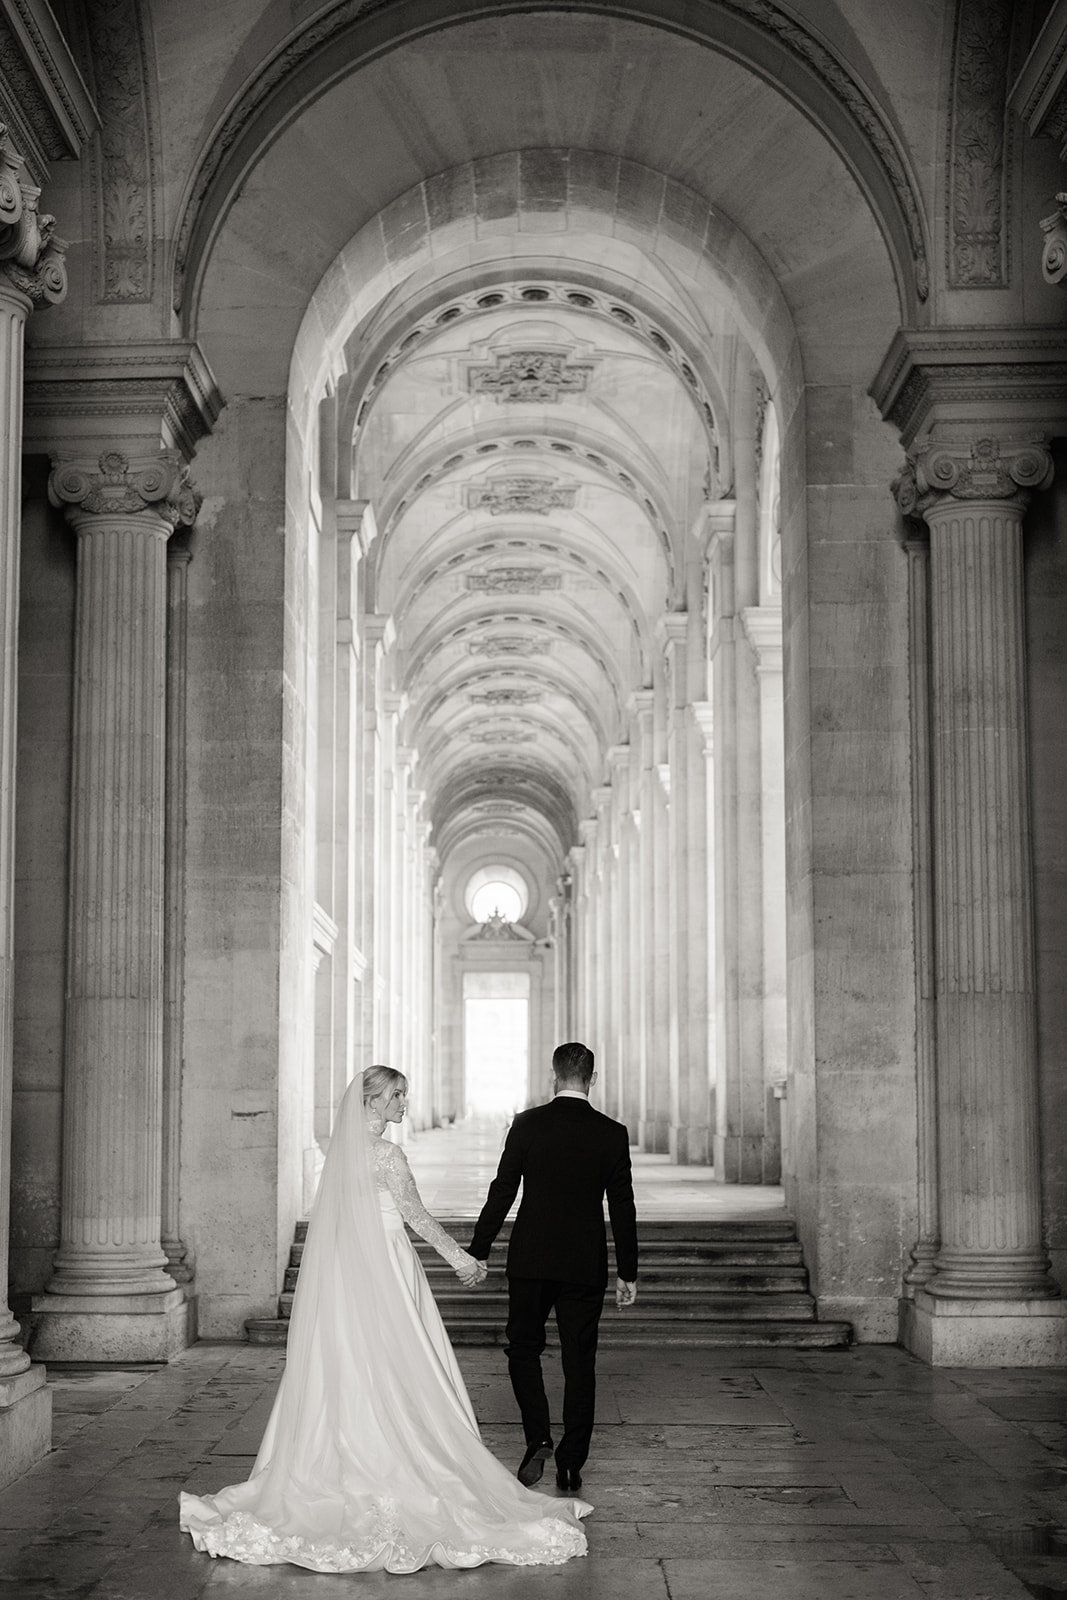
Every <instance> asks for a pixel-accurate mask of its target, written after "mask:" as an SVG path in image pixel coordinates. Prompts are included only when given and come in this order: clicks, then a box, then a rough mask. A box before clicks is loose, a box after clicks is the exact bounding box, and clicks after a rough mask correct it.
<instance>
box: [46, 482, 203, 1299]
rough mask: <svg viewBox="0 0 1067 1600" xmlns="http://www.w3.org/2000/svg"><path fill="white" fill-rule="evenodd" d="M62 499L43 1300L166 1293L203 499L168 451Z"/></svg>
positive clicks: (58, 490) (58, 499)
mask: <svg viewBox="0 0 1067 1600" xmlns="http://www.w3.org/2000/svg"><path fill="white" fill-rule="evenodd" d="M50 494H51V496H52V499H53V502H54V503H56V504H59V505H63V506H64V507H65V508H66V511H67V516H68V520H69V521H70V523H71V525H72V527H73V528H74V530H75V533H76V535H77V539H78V557H77V571H78V579H77V602H76V614H75V697H74V760H73V771H72V780H71V855H70V916H69V947H68V999H67V1022H66V1064H65V1079H64V1082H65V1090H64V1104H63V1208H62V1227H61V1242H60V1248H59V1251H58V1254H57V1256H56V1260H55V1269H54V1274H53V1277H52V1280H51V1282H50V1283H49V1286H48V1295H46V1296H45V1297H44V1300H45V1301H47V1299H48V1297H49V1296H74V1297H79V1298H83V1299H91V1298H92V1297H94V1296H105V1297H114V1296H121V1297H123V1298H124V1299H125V1298H126V1297H129V1296H142V1295H165V1294H167V1293H168V1292H171V1291H173V1290H174V1282H173V1279H172V1278H171V1277H170V1276H168V1274H167V1273H166V1272H165V1271H164V1270H163V1268H164V1266H165V1264H166V1257H165V1255H164V1253H163V1250H162V1249H161V1245H160V1232H161V1229H160V1222H161V1181H160V1180H161V1171H160V1168H161V1155H162V1088H163V1055H162V1048H163V994H164V985H163V893H164V817H165V808H164V771H165V767H164V748H165V747H164V731H165V695H166V616H167V572H166V551H167V540H168V539H169V537H170V534H171V532H172V530H173V528H174V525H175V523H176V522H178V521H181V522H186V523H188V522H191V521H192V518H193V516H195V510H196V506H195V500H194V498H193V496H192V492H191V490H189V489H188V488H187V486H186V485H185V484H184V473H183V469H182V468H181V466H180V463H179V462H178V460H177V458H176V457H175V456H173V455H171V454H170V453H163V454H161V455H160V456H159V457H158V458H154V459H139V460H135V461H130V460H128V459H127V458H126V457H125V456H123V455H121V454H120V453H119V452H118V451H112V452H106V453H105V454H104V455H103V456H102V457H101V458H100V465H99V471H98V472H93V471H87V470H85V468H83V467H82V466H81V465H79V464H70V463H68V464H63V465H60V466H57V468H56V470H55V471H54V472H53V475H52V479H51V482H50ZM42 1309H45V1307H42Z"/></svg>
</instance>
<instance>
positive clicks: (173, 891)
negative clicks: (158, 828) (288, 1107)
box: [160, 541, 192, 1283]
mask: <svg viewBox="0 0 1067 1600" xmlns="http://www.w3.org/2000/svg"><path fill="white" fill-rule="evenodd" d="M191 559H192V552H191V551H190V549H189V546H188V544H186V543H179V542H176V541H171V543H170V544H169V545H168V547H167V698H166V768H165V785H164V793H165V802H164V803H165V815H164V828H163V835H164V844H163V918H164V937H163V1119H162V1120H163V1186H162V1211H161V1218H160V1223H161V1243H162V1246H163V1253H164V1254H165V1256H166V1258H167V1271H168V1272H169V1273H170V1275H171V1277H172V1278H173V1279H174V1281H175V1282H176V1283H187V1282H188V1281H189V1279H190V1278H191V1277H192V1271H191V1269H190V1267H189V1266H188V1264H187V1263H186V1259H185V1257H186V1249H185V1245H184V1243H183V1242H182V1238H181V1217H180V1185H181V1097H182V1059H183V1052H184V1041H183V1027H182V997H183V989H184V974H185V833H186V829H185V821H186V807H185V779H186V662H187V655H188V615H187V606H188V593H189V562H190V561H191Z"/></svg>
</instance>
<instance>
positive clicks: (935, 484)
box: [893, 438, 1053, 517]
mask: <svg viewBox="0 0 1067 1600" xmlns="http://www.w3.org/2000/svg"><path fill="white" fill-rule="evenodd" d="M1052 476H1053V465H1052V456H1051V454H1050V453H1049V449H1048V445H1047V444H1046V443H1045V442H1044V440H1042V439H1025V440H1001V439H994V438H982V439H973V440H970V441H967V442H962V441H961V442H956V441H954V440H953V441H944V440H936V441H935V440H930V441H928V442H927V443H926V444H924V445H922V446H921V447H920V448H919V449H917V450H913V451H912V452H911V453H910V454H909V456H908V459H907V465H906V466H905V468H904V471H903V472H902V473H901V475H900V477H899V478H897V479H896V480H895V481H894V483H893V494H894V496H895V497H896V502H897V505H898V506H899V507H900V509H901V511H902V513H903V514H904V516H906V517H922V516H925V515H926V513H927V512H928V511H929V510H930V509H931V508H932V507H933V506H936V505H937V504H938V503H939V502H940V501H942V500H944V499H953V500H1011V499H1018V498H1019V497H1020V496H1023V497H1025V496H1027V495H1028V493H1029V491H1030V490H1031V489H1047V488H1048V486H1049V484H1050V483H1051V482H1052Z"/></svg>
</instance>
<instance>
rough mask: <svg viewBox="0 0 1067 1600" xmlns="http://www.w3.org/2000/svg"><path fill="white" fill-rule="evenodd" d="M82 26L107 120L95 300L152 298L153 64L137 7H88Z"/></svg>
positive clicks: (96, 2)
mask: <svg viewBox="0 0 1067 1600" xmlns="http://www.w3.org/2000/svg"><path fill="white" fill-rule="evenodd" d="M85 23H86V27H87V29H88V33H89V39H90V44H91V49H92V57H93V66H94V69H95V88H96V100H97V105H98V106H99V108H100V114H101V117H102V119H103V127H102V129H101V133H100V139H99V144H98V147H97V154H96V160H95V175H94V176H95V183H94V193H93V202H94V213H95V217H94V220H95V232H96V239H97V250H98V252H99V256H100V268H99V272H100V282H99V283H98V285H97V294H98V297H99V298H100V299H101V300H103V301H116V300H117V301H122V302H124V303H126V304H130V303H133V302H142V301H149V300H151V298H152V245H153V237H154V232H155V229H154V224H153V215H152V213H153V199H154V186H155V174H154V171H153V166H154V155H153V143H152V127H151V121H150V115H149V105H148V95H147V92H146V84H147V82H148V63H147V59H146V54H145V41H144V36H143V30H142V26H141V16H140V9H139V6H138V3H137V0H86V6H85Z"/></svg>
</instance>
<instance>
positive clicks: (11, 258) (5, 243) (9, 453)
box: [0, 126, 67, 1485]
mask: <svg viewBox="0 0 1067 1600" xmlns="http://www.w3.org/2000/svg"><path fill="white" fill-rule="evenodd" d="M39 198H40V190H39V189H37V188H36V187H35V186H33V185H31V184H30V183H28V182H27V180H26V177H25V162H24V160H23V158H22V157H21V156H20V155H18V154H17V152H16V151H15V150H13V149H12V147H11V145H10V144H9V143H8V141H7V139H6V137H5V130H4V128H3V127H2V126H0V1485H2V1484H5V1483H7V1482H8V1481H9V1480H10V1479H11V1478H12V1477H14V1476H16V1475H18V1474H19V1473H21V1472H23V1471H25V1470H26V1469H27V1468H29V1467H30V1466H31V1465H32V1464H33V1463H34V1462H35V1461H38V1460H39V1459H40V1458H41V1457H42V1456H43V1455H45V1454H46V1453H47V1451H48V1449H49V1446H50V1443H51V1416H52V1402H51V1393H50V1391H49V1390H48V1388H47V1386H46V1383H45V1369H44V1367H43V1366H41V1365H39V1364H37V1363H32V1364H31V1361H30V1357H29V1355H28V1354H27V1353H26V1351H25V1350H24V1349H23V1348H22V1343H21V1330H20V1328H19V1325H18V1323H17V1322H16V1320H15V1318H14V1317H13V1316H12V1314H11V1312H10V1310H9V1309H8V1304H7V1284H8V1250H9V1243H8V1241H9V1230H10V1222H11V1115H12V1088H13V1059H12V1052H13V1043H14V991H13V985H14V903H15V794H16V770H15V769H16V740H17V699H18V606H19V551H20V543H21V536H22V395H23V352H24V345H25V333H26V321H27V318H28V317H29V315H30V313H31V312H32V311H33V310H34V308H35V307H47V306H49V305H55V304H57V303H58V302H60V301H61V300H63V299H64V297H65V295H66V292H67V276H66V268H65V265H64V261H63V256H64V252H65V249H66V246H65V244H64V243H63V241H62V240H60V239H56V238H53V232H52V230H53V227H54V222H55V219H54V218H53V217H47V216H41V215H40V213H39V211H38V200H39Z"/></svg>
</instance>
